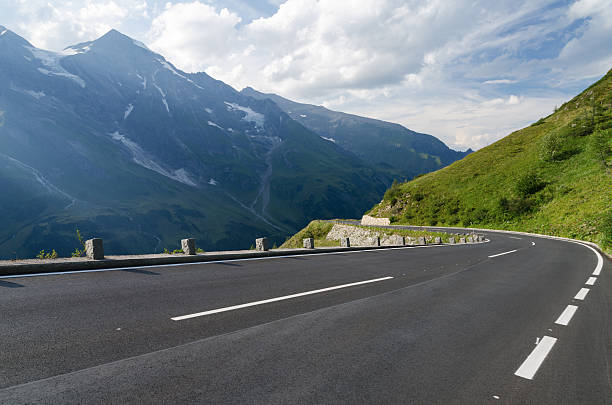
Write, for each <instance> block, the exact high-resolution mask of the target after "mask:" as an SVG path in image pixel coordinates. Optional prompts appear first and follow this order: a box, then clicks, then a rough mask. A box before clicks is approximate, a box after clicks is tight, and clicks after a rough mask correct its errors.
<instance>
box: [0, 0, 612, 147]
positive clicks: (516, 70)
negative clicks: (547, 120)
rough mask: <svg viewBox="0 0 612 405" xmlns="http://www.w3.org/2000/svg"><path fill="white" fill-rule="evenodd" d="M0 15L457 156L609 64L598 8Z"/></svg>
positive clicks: (266, 6)
mask: <svg viewBox="0 0 612 405" xmlns="http://www.w3.org/2000/svg"><path fill="white" fill-rule="evenodd" d="M0 16H2V20H0V24H2V25H5V26H7V27H8V28H9V29H11V30H13V31H15V32H17V33H18V34H20V35H22V36H24V37H25V38H26V39H28V40H29V41H30V42H32V43H33V44H34V45H36V46H38V47H41V48H45V49H51V50H59V49H62V48H64V47H66V46H68V45H70V44H74V43H78V42H82V41H87V40H92V39H95V38H97V37H99V36H100V35H102V34H104V33H105V32H106V31H108V30H109V29H111V28H115V29H118V30H119V31H121V32H123V33H125V34H127V35H130V36H132V37H134V38H136V39H138V40H140V41H142V42H144V43H146V44H147V45H148V46H149V47H150V48H152V49H153V50H155V51H157V52H159V53H161V54H162V55H164V56H165V57H166V58H167V59H168V60H170V61H171V62H172V63H174V64H175V65H176V66H177V67H179V68H181V69H183V70H185V71H190V72H193V71H206V72H207V73H209V74H210V75H212V76H213V77H215V78H217V79H220V80H223V81H225V82H227V83H228V84H230V85H232V86H234V87H235V88H237V89H241V88H243V87H245V86H252V87H254V88H256V89H258V90H261V91H265V92H274V93H277V94H280V95H283V96H285V97H288V98H291V99H294V100H297V101H303V102H308V103H313V104H320V105H324V106H326V107H329V108H332V109H336V110H340V111H346V112H352V113H356V114H360V115H365V116H369V117H374V118H380V119H384V120H388V121H393V122H398V123H401V124H403V125H405V126H406V127H408V128H410V129H413V130H416V131H420V132H425V133H430V134H432V135H434V136H437V137H439V138H440V139H442V140H443V141H444V142H446V143H447V144H448V145H450V146H452V147H455V148H459V149H465V148H468V147H472V148H474V149H478V148H481V147H483V146H486V145H488V144H490V143H492V142H494V141H495V140H497V139H499V138H501V137H503V136H505V135H507V134H508V133H510V132H512V131H513V130H516V129H519V128H522V127H524V126H526V125H528V124H530V123H531V122H533V121H535V120H537V119H538V118H540V117H542V116H545V115H548V114H549V113H550V112H551V111H552V110H553V108H554V107H555V106H556V105H560V104H561V103H563V102H564V101H567V100H569V99H570V98H571V97H573V96H574V95H576V94H577V93H578V92H580V91H581V90H583V89H584V88H585V87H587V86H588V85H589V84H591V83H592V82H593V81H595V80H597V79H598V78H600V77H601V76H602V75H603V74H605V73H606V72H607V70H609V69H610V68H612V45H611V42H610V38H612V7H610V4H609V0H578V1H545V0H544V1H533V0H530V1H521V0H512V1H510V0H508V1H506V0H498V1H495V2H491V1H478V0H476V1H474V0H456V1H452V2H451V1H447V0H343V1H337V0H286V1H285V0H259V1H243V0H210V1H206V0H199V1H197V0H196V1H173V2H167V1H152V0H124V1H119V0H103V1H93V0H89V1H47V0H40V1H39V0H0Z"/></svg>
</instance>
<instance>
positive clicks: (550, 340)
mask: <svg viewBox="0 0 612 405" xmlns="http://www.w3.org/2000/svg"><path fill="white" fill-rule="evenodd" d="M555 343H557V339H555V338H554V337H550V336H544V337H543V338H542V340H541V341H540V343H539V344H538V345H537V346H536V347H535V348H534V349H533V351H532V352H531V354H529V356H527V358H526V359H525V361H524V362H523V364H521V366H520V367H519V368H518V370H516V372H515V373H514V375H516V376H519V377H522V378H526V379H528V380H533V377H534V376H535V374H536V373H537V372H538V369H539V368H540V366H541V365H542V363H543V362H544V360H546V356H548V353H550V351H551V350H552V348H553V346H554V345H555Z"/></svg>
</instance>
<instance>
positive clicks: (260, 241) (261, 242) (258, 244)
mask: <svg viewBox="0 0 612 405" xmlns="http://www.w3.org/2000/svg"><path fill="white" fill-rule="evenodd" d="M255 250H259V251H260V252H265V251H267V250H270V244H269V243H268V238H257V239H255Z"/></svg>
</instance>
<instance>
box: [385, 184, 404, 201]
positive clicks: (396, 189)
mask: <svg viewBox="0 0 612 405" xmlns="http://www.w3.org/2000/svg"><path fill="white" fill-rule="evenodd" d="M400 192H401V190H400V183H398V182H397V180H393V183H392V184H391V187H389V188H388V189H387V191H385V196H384V197H383V200H385V201H390V202H391V205H395V203H396V202H397V196H398V195H399V194H400Z"/></svg>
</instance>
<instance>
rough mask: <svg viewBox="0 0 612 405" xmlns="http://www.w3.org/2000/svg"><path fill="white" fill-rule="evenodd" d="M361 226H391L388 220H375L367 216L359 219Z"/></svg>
mask: <svg viewBox="0 0 612 405" xmlns="http://www.w3.org/2000/svg"><path fill="white" fill-rule="evenodd" d="M361 225H374V226H376V225H391V221H390V220H389V218H375V217H371V216H369V215H364V216H363V217H361Z"/></svg>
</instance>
